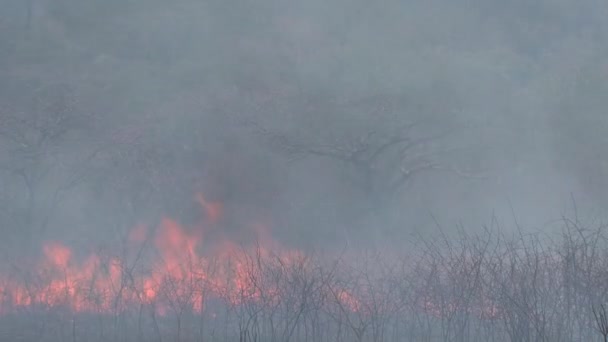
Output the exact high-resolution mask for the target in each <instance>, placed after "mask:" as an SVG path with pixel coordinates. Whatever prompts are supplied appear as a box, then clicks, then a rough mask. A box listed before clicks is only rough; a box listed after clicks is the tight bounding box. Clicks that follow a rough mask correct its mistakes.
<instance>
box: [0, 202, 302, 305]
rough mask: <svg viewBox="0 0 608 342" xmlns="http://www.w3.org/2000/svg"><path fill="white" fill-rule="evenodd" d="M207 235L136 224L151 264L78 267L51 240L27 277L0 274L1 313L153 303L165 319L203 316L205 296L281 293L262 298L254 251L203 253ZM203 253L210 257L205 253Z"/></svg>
mask: <svg viewBox="0 0 608 342" xmlns="http://www.w3.org/2000/svg"><path fill="white" fill-rule="evenodd" d="M196 200H197V202H198V203H199V204H200V205H201V207H202V209H203V210H204V212H205V217H206V221H205V224H215V223H217V222H218V220H220V219H221V216H222V213H223V207H222V204H221V203H217V202H211V201H208V200H207V199H205V197H204V196H202V195H198V196H197V197H196ZM199 228H200V227H199ZM254 230H255V231H256V232H257V233H258V239H259V240H260V241H261V243H259V244H257V245H256V246H255V249H256V250H255V254H256V255H257V256H258V257H259V258H263V259H264V258H271V253H270V252H269V251H268V250H267V249H265V246H266V245H268V244H273V249H274V247H275V246H274V243H273V242H272V240H271V239H270V238H269V237H268V236H267V235H266V234H267V227H264V228H261V227H259V226H255V227H254ZM203 233H204V229H187V227H184V226H182V225H181V224H180V223H178V222H177V221H175V220H172V219H170V218H164V219H163V220H162V221H161V223H160V225H159V227H158V229H157V230H156V231H155V232H152V231H151V230H150V229H149V228H148V227H146V226H145V225H138V226H136V227H134V228H133V229H132V230H131V232H130V234H129V238H128V239H129V241H128V244H129V246H130V248H131V249H133V250H140V251H142V250H143V246H144V245H146V244H149V245H151V247H152V248H148V249H149V250H152V253H150V254H149V255H147V257H146V259H147V260H146V262H144V261H143V260H140V259H141V255H139V256H137V258H138V259H137V260H136V261H131V263H132V264H129V261H128V260H125V259H124V258H116V257H109V258H103V257H102V256H100V255H97V254H92V255H90V256H89V257H87V258H86V259H84V262H78V260H75V258H74V256H73V252H72V250H71V249H70V248H69V247H67V246H65V245H63V244H61V243H57V242H50V243H47V244H45V245H44V246H43V256H44V258H43V260H41V261H40V262H39V263H38V264H37V267H36V269H35V270H34V271H33V272H30V273H31V274H30V276H29V277H28V279H23V280H20V281H16V280H13V279H6V278H4V279H3V278H1V277H0V313H2V312H8V311H9V310H11V309H16V308H20V307H21V308H22V307H32V306H38V307H42V308H52V307H65V308H69V309H70V310H72V311H74V312H91V313H112V312H116V311H120V310H124V309H125V308H127V307H129V306H132V305H154V306H155V310H156V311H157V312H158V313H159V314H163V313H165V312H166V311H167V310H170V309H172V308H173V307H174V306H177V305H180V306H188V307H189V309H191V310H193V311H195V312H201V311H202V310H203V305H204V301H205V299H206V298H205V297H206V296H216V297H222V298H224V299H226V300H227V301H228V302H229V303H231V304H234V305H236V304H240V303H242V302H243V301H248V300H256V298H259V297H260V296H262V295H263V296H265V297H266V298H272V296H276V295H277V293H278V290H277V289H272V288H271V287H270V288H268V289H267V290H266V291H267V292H268V293H260V292H261V290H260V287H259V286H255V284H253V283H252V279H251V278H252V275H251V269H250V268H248V266H249V265H248V264H247V263H248V260H247V259H246V258H245V257H244V256H245V255H246V253H247V252H251V251H250V250H248V249H247V248H246V247H244V246H240V245H237V244H235V243H233V242H231V241H229V240H224V241H219V242H216V243H215V245H214V246H213V247H209V246H205V248H204V247H203V246H202V243H203ZM204 249H206V253H202V251H203V250H204ZM299 255H300V253H299V252H297V251H287V250H285V251H283V252H282V253H281V254H280V255H278V256H277V255H274V254H273V255H272V257H273V258H279V259H280V260H281V261H282V262H285V263H288V262H289V261H290V260H291V259H292V258H295V257H298V256H299ZM150 256H151V257H150ZM148 259H152V261H150V260H148Z"/></svg>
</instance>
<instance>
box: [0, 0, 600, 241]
mask: <svg viewBox="0 0 608 342" xmlns="http://www.w3.org/2000/svg"><path fill="white" fill-rule="evenodd" d="M607 14H608V4H606V3H605V2H602V1H595V0H582V1H576V2H575V1H558V0H537V1H529V0H528V1H519V0H517V1H493V0H491V1H488V0H484V1H478V0H460V1H439V0H432V1H428V0H427V1H413V0H408V1H382V2H369V1H348V2H347V1H341V0H337V1H329V2H328V1H318V0H313V1H305V2H294V1H287V2H285V1H272V0H261V1H237V0H228V1H227V0H222V1H219V0H207V1H201V0H178V1H170V2H167V1H153V0H147V1H143V0H129V1H124V0H121V1H118V0H78V1H77V0H56V1H49V0H27V1H23V0H19V1H18V0H0V197H1V198H0V222H1V223H2V225H1V229H2V230H4V231H6V232H7V233H8V235H6V236H9V237H10V238H7V241H22V242H23V241H25V242H28V243H31V245H32V246H37V245H38V243H39V241H40V239H48V238H58V239H59V238H60V239H72V240H74V241H86V242H88V243H89V242H91V241H96V240H97V239H98V238H102V239H110V240H111V239H112V238H113V237H114V236H116V235H117V234H120V232H124V231H126V230H128V229H129V228H130V227H132V226H133V225H134V224H136V223H137V222H140V221H144V222H149V223H153V222H156V221H157V220H158V219H159V218H160V217H162V216H163V215H170V216H172V217H176V218H178V219H180V220H184V221H188V220H196V217H197V215H198V216H200V215H201V213H200V212H199V211H198V210H197V206H196V203H195V202H194V200H193V199H194V196H195V194H197V193H204V194H205V195H206V196H207V197H209V198H210V199H212V200H214V201H218V202H222V203H224V205H225V207H226V214H227V219H226V221H225V222H224V223H223V225H224V229H226V231H227V232H229V233H230V234H238V232H239V231H242V230H246V229H248V228H246V227H247V226H248V224H249V223H250V222H252V221H264V222H271V226H272V230H273V234H275V235H276V236H278V237H280V238H281V239H285V240H287V241H291V242H293V243H300V242H303V243H309V242H321V241H325V242H326V241H331V242H333V241H337V242H340V241H341V240H343V239H345V236H356V237H359V238H360V237H371V236H373V237H383V236H392V237H395V236H400V237H403V238H404V239H405V238H407V236H409V234H411V233H412V232H420V231H426V230H428V229H430V228H431V227H433V226H434V223H433V220H432V218H431V216H432V215H434V216H435V217H436V218H437V219H438V220H439V221H440V222H441V223H442V224H444V225H445V226H447V227H449V226H452V225H455V224H456V223H458V222H463V223H465V225H466V226H467V227H470V229H477V228H479V227H480V226H481V224H483V223H484V222H487V221H488V220H489V219H490V217H491V216H492V215H493V213H496V214H497V215H498V216H499V217H501V218H502V219H504V221H505V222H510V220H511V219H512V209H513V210H514V211H515V214H516V216H517V217H518V219H520V220H521V221H522V222H524V223H526V224H528V225H530V226H533V227H536V226H540V225H543V224H544V223H546V222H548V221H550V220H552V219H555V218H557V217H559V215H560V214H561V213H563V212H564V211H565V210H569V209H570V208H571V204H572V197H571V194H572V195H574V198H575V199H576V200H577V202H579V206H581V207H584V208H585V209H586V210H589V211H590V212H593V211H594V210H597V208H602V206H603V205H605V204H606V203H608V202H607V198H608V197H606V195H605V194H604V193H605V189H606V185H608V182H606V180H605V179H606V173H607V171H608V169H606V167H607V165H606V161H607V160H608V156H607V155H606V153H605V152H604V151H606V150H608V149H606V142H607V141H606V134H605V133H604V132H605V129H606V128H608V118H607V117H606V113H605V108H606V105H607V104H608V103H607V101H606V100H605V99H604V97H605V96H604V93H605V90H608V89H607V88H608V87H607V86H606V80H607V76H608V64H606V62H605V53H606V46H607V45H606V36H607V34H608V26H607V25H608V24H607V22H606V21H605V18H606V15H607ZM417 121H422V122H423V123H422V124H421V126H416V127H414V128H412V129H411V130H409V131H405V130H401V131H400V130H399V128H401V127H403V126H404V125H406V124H407V123H411V122H417ZM438 133H440V134H438ZM442 133H446V134H442ZM394 136H400V137H402V138H403V137H410V138H411V139H412V140H413V141H419V140H420V139H429V141H428V142H425V143H424V144H420V145H419V146H418V145H417V146H416V148H415V149H414V150H413V151H412V152H411V153H410V152H409V150H408V152H407V154H406V153H404V154H403V155H399V154H398V152H396V151H395V152H391V153H388V154H387V155H386V156H385V157H384V156H383V157H381V158H380V160H381V161H379V162H378V163H376V164H373V163H370V164H365V165H367V166H369V172H370V174H371V175H372V176H370V177H372V178H373V179H374V181H371V182H368V181H366V180H365V177H366V176H364V174H365V172H367V171H365V172H363V171H362V170H364V168H365V167H367V166H365V167H364V166H361V165H362V164H361V163H359V164H357V163H354V162H352V158H354V157H352V155H350V154H349V153H351V152H352V151H354V150H357V148H359V149H360V148H361V146H367V147H369V148H371V149H373V148H375V147H378V146H380V145H382V142H383V141H385V140H386V139H389V140H390V138H391V137H394ZM366 144H367V145H366ZM349 149H350V150H349ZM349 151H350V152H349ZM365 153H369V150H368V152H365ZM404 156H405V157H404ZM348 158H351V160H350V161H347V160H345V159H348ZM382 158H385V159H382ZM426 162H428V163H429V164H432V165H433V166H434V167H433V168H434V170H426V169H425V170H422V171H420V172H418V173H416V174H414V175H413V176H412V177H411V178H409V179H408V181H407V182H405V183H403V184H400V185H399V186H394V184H396V183H392V180H393V179H396V178H398V177H399V175H401V174H403V173H404V172H406V171H404V170H406V169H407V168H416V167H418V166H419V165H421V164H420V163H423V164H424V163H426ZM416 163H418V164H416ZM372 164H373V165H372ZM435 166H436V167H435ZM437 169H440V170H437ZM372 178H370V179H372ZM370 184H372V185H370ZM393 190H394V192H395V194H394V195H391V196H388V195H387V194H388V193H389V192H393ZM389 197H390V198H389ZM372 203H376V204H375V205H374V204H372ZM396 234H397V235H396ZM89 240H90V241H89Z"/></svg>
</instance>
